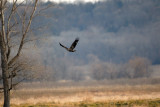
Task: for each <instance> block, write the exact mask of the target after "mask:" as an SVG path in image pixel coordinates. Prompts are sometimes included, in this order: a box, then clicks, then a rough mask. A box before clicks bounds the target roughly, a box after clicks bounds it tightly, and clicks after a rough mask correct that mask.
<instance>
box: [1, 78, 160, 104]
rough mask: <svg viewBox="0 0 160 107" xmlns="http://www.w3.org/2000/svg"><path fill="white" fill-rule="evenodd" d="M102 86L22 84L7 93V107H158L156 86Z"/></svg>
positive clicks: (159, 92) (159, 87)
mask: <svg viewBox="0 0 160 107" xmlns="http://www.w3.org/2000/svg"><path fill="white" fill-rule="evenodd" d="M122 81H123V80H122ZM110 82H111V81H110ZM105 83H106V82H104V81H101V82H93V83H90V84H89V83H86V84H85V85H83V84H84V83H83V82H75V83H73V82H64V81H62V82H61V83H47V84H46V83H45V82H44V83H25V84H22V85H21V88H17V89H16V90H13V91H12V92H11V104H12V106H11V107H54V106H55V107H107V106H108V107H110V106H115V107H117V106H122V107H130V106H131V107H132V106H133V107H146V106H148V107H158V106H160V84H143V85H142V84H134V85H133V84H132V85H129V84H120V85H118V84H113V85H111V84H106V85H105ZM98 84H99V85H98ZM1 96H2V95H1ZM0 101H1V102H0V104H1V105H2V101H3V99H2V97H0Z"/></svg>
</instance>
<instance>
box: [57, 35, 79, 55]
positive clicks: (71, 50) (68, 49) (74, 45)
mask: <svg viewBox="0 0 160 107" xmlns="http://www.w3.org/2000/svg"><path fill="white" fill-rule="evenodd" d="M78 41H79V38H76V39H75V41H74V42H73V43H72V45H71V46H70V48H67V47H66V46H64V45H62V44H61V43H59V44H60V46H62V47H63V48H65V49H66V50H67V51H69V52H75V51H76V50H74V48H75V47H76V45H77V43H78Z"/></svg>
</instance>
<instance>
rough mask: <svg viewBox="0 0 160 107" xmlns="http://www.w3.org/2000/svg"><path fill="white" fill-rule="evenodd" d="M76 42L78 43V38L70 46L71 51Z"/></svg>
mask: <svg viewBox="0 0 160 107" xmlns="http://www.w3.org/2000/svg"><path fill="white" fill-rule="evenodd" d="M78 41H79V38H76V39H75V41H74V42H73V43H72V45H71V47H70V49H71V50H73V49H74V48H75V47H76V45H77V43H78Z"/></svg>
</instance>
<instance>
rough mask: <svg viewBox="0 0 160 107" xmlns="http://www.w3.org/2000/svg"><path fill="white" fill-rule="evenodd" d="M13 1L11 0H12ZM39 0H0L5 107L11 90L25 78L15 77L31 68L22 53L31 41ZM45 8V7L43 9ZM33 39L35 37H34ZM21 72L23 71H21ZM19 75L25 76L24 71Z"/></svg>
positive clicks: (0, 43)
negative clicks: (33, 21) (32, 24)
mask: <svg viewBox="0 0 160 107" xmlns="http://www.w3.org/2000/svg"><path fill="white" fill-rule="evenodd" d="M10 1H11V0H10ZM37 5H38V0H32V1H29V2H28V0H24V1H21V2H20V0H12V2H11V3H10V2H9V1H8V0H1V1H0V51H1V68H2V76H0V79H2V81H3V86H2V87H0V90H1V91H3V93H4V105H3V106H4V107H10V90H11V89H12V88H13V87H14V86H15V85H17V84H18V83H19V82H21V81H22V80H23V79H24V78H18V79H17V81H14V80H13V79H15V77H17V74H18V73H19V72H20V71H24V69H26V67H27V69H31V68H29V66H26V65H27V64H28V63H24V62H23V61H22V60H21V59H20V56H21V55H22V52H23V48H24V45H25V43H27V42H28V41H31V40H30V39H29V35H31V33H29V32H32V29H31V23H32V20H33V19H34V17H35V16H37V15H38V14H39V13H40V11H38V12H37V13H36V14H35V12H36V9H37ZM42 10H43V9H42ZM32 40H33V39H32ZM21 58H22V59H23V57H21ZM19 74H21V73H19ZM22 74H23V75H22ZM22 74H21V75H19V77H24V73H22Z"/></svg>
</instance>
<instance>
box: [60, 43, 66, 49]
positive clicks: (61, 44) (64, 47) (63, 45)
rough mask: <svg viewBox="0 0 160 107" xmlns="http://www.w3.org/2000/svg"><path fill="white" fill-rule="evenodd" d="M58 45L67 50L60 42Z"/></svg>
mask: <svg viewBox="0 0 160 107" xmlns="http://www.w3.org/2000/svg"><path fill="white" fill-rule="evenodd" d="M59 45H60V46H62V47H63V48H65V49H67V50H68V48H67V47H65V46H64V45H62V44H61V43H59Z"/></svg>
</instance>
